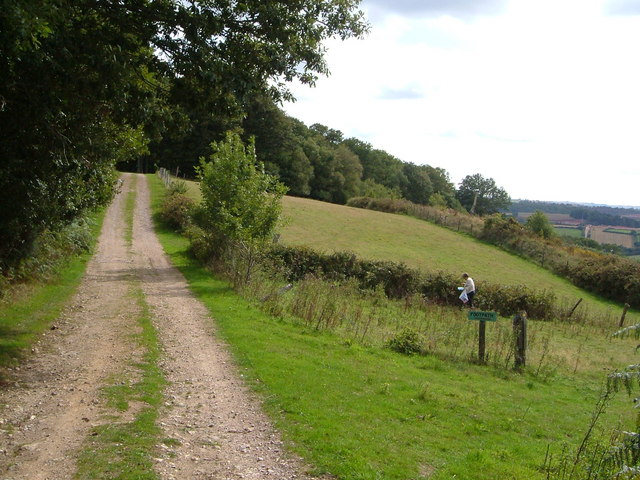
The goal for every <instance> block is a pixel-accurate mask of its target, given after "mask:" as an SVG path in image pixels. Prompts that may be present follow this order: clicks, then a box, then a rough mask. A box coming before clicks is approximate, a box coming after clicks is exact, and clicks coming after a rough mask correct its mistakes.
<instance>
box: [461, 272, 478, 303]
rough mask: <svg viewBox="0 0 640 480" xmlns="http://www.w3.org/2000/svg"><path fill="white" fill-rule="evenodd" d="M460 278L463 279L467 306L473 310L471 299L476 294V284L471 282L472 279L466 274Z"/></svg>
mask: <svg viewBox="0 0 640 480" xmlns="http://www.w3.org/2000/svg"><path fill="white" fill-rule="evenodd" d="M462 278H463V279H464V287H463V288H464V291H465V293H466V294H467V299H468V301H467V305H469V307H470V308H473V297H474V296H475V294H476V284H475V283H474V282H473V278H471V277H470V276H469V274H467V273H463V274H462Z"/></svg>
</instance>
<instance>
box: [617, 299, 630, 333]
mask: <svg viewBox="0 0 640 480" xmlns="http://www.w3.org/2000/svg"><path fill="white" fill-rule="evenodd" d="M629 307H631V305H629V304H628V303H625V304H624V310H622V316H621V317H620V325H618V327H620V328H622V327H623V326H624V317H626V316H627V310H629Z"/></svg>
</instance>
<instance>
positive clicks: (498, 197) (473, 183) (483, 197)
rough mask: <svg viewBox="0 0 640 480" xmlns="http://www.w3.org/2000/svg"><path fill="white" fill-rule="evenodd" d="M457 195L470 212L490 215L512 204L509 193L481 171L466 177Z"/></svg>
mask: <svg viewBox="0 0 640 480" xmlns="http://www.w3.org/2000/svg"><path fill="white" fill-rule="evenodd" d="M456 197H457V198H458V200H459V201H460V203H461V204H462V206H464V208H465V209H467V211H468V212H469V213H472V214H477V215H489V214H492V213H496V212H498V211H500V210H502V209H506V208H507V207H508V206H509V205H510V204H511V198H510V197H509V194H508V193H507V192H506V191H505V190H504V189H502V188H500V187H498V186H497V185H496V182H495V180H493V179H492V178H484V177H483V176H482V175H480V174H479V173H476V174H474V175H467V176H466V177H464V179H463V180H462V182H460V186H459V188H458V191H457V192H456Z"/></svg>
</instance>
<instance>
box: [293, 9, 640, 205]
mask: <svg viewBox="0 0 640 480" xmlns="http://www.w3.org/2000/svg"><path fill="white" fill-rule="evenodd" d="M373 3H374V2H373V1H372V0H369V2H365V7H367V6H368V5H372V4H373ZM409 3H410V2H409ZM455 3H456V5H455V7H456V9H458V10H459V9H462V8H463V7H464V6H465V2H462V1H461V2H455ZM489 3H491V2H489ZM613 3H616V2H613ZM617 3H618V4H620V1H618V2H617ZM466 4H467V5H471V3H468V2H467V3H466ZM611 4H612V1H611V0H609V1H607V0H561V1H558V0H536V1H533V0H530V1H529V0H526V1H525V0H514V1H512V2H510V3H509V5H508V6H507V7H506V8H504V9H503V11H501V13H500V14H499V15H495V14H494V15H482V14H479V13H478V12H476V11H474V10H471V11H469V12H468V13H469V15H463V14H462V13H464V12H462V11H459V12H458V13H459V14H458V15H457V16H456V15H453V14H448V15H443V14H433V15H413V14H411V13H408V14H406V15H400V14H401V13H403V12H404V11H405V10H403V8H405V7H406V8H407V9H409V10H410V7H411V5H408V4H405V5H400V6H398V8H396V12H395V13H394V12H389V13H387V14H386V15H385V16H384V17H382V16H379V17H377V18H376V21H375V24H374V25H373V29H372V33H371V35H370V36H369V37H367V38H366V39H364V40H349V41H347V42H340V43H339V42H329V43H328V47H329V53H328V57H327V59H328V63H329V66H330V68H331V71H332V76H331V77H329V78H328V79H321V80H320V81H319V82H318V84H317V87H316V88H315V89H313V90H309V89H307V88H306V87H305V88H302V89H301V88H299V87H294V92H295V94H296V96H298V98H299V101H298V102H297V103H295V104H292V105H286V106H285V109H286V110H287V112H288V113H289V114H291V115H292V116H294V117H296V118H299V119H300V120H302V121H304V122H306V123H308V124H311V123H316V122H318V123H323V124H325V125H327V126H330V127H331V128H336V129H339V130H342V132H343V133H344V134H345V136H347V137H349V136H354V137H357V138H360V139H362V140H365V141H368V142H370V143H372V145H373V146H374V147H376V148H382V149H384V150H387V151H388V152H389V153H391V154H393V155H395V156H397V157H399V158H401V159H402V160H405V161H411V162H414V163H428V164H430V165H433V166H437V167H443V168H445V169H446V170H447V171H448V172H449V173H450V175H451V178H452V180H453V181H454V182H456V183H457V182H459V181H460V180H461V179H462V178H463V177H464V176H465V175H468V174H473V173H481V174H483V175H485V176H489V177H492V178H494V179H495V180H496V183H498V185H500V186H502V187H504V188H505V189H506V190H507V191H508V192H509V193H510V194H511V195H512V197H514V198H531V199H541V200H553V199H557V200H573V201H588V202H594V203H609V204H625V205H632V204H635V205H638V204H640V199H636V198H637V196H636V194H635V190H634V189H635V188H636V187H635V186H636V185H638V183H639V182H640V171H639V170H640V169H639V168H637V167H635V166H636V165H637V164H638V157H639V155H640V140H637V139H638V138H640V135H638V133H639V132H640V88H639V87H638V85H640V65H639V64H638V62H637V61H636V58H637V55H638V53H637V50H638V48H640V16H633V15H628V16H621V15H609V14H608V12H610V11H611ZM492 5H494V6H495V5H497V4H492ZM414 6H415V5H414ZM409 10H407V11H409ZM617 10H618V11H622V7H621V6H620V5H618V7H617ZM378 12H379V10H378ZM431 13H433V12H431ZM493 13H495V12H493ZM472 14H473V15H472Z"/></svg>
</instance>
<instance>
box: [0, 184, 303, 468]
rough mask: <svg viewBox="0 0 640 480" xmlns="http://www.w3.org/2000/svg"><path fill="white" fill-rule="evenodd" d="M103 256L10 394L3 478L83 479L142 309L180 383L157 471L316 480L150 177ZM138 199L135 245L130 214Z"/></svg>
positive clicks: (118, 221) (106, 234)
mask: <svg viewBox="0 0 640 480" xmlns="http://www.w3.org/2000/svg"><path fill="white" fill-rule="evenodd" d="M123 180H124V183H123V187H122V192H121V193H120V194H118V195H117V196H116V198H115V200H114V202H113V203H112V204H111V206H110V207H109V209H108V212H107V215H106V218H105V222H104V225H103V229H102V233H101V236H100V239H99V243H98V247H97V251H96V253H95V255H94V257H93V258H92V259H91V261H90V263H89V265H88V268H87V273H86V275H85V278H84V280H83V282H82V284H81V286H80V288H79V290H78V293H77V294H76V296H75V297H74V299H73V301H72V302H71V304H70V306H69V307H68V308H67V310H66V311H65V313H64V314H63V316H62V317H61V318H60V319H59V320H58V321H57V322H56V325H55V329H53V330H51V331H50V332H48V333H47V334H45V336H44V337H43V339H42V340H41V341H40V342H39V343H38V345H37V346H36V348H35V350H36V352H37V353H36V354H35V355H33V356H32V358H31V359H30V360H29V361H28V362H26V363H25V364H23V365H22V366H21V367H20V368H19V369H17V370H16V371H15V372H14V375H13V376H14V379H13V384H12V385H10V386H9V387H8V388H5V389H3V391H2V392H0V427H1V428H0V478H2V479H15V480H17V479H65V478H73V476H74V474H75V471H76V466H75V465H76V464H75V459H76V456H77V451H78V449H79V448H80V446H81V445H82V442H83V441H84V440H85V438H86V437H87V435H88V434H89V432H90V429H91V428H92V426H95V425H100V424H102V423H105V422H107V421H108V420H106V418H107V417H106V416H105V414H107V413H108V409H107V408H106V407H105V405H104V400H103V399H102V397H101V395H100V389H101V387H102V386H104V385H105V384H106V383H107V381H108V379H109V378H110V377H111V376H113V375H116V374H118V373H121V372H123V371H126V370H127V369H128V368H131V367H130V366H131V362H132V360H134V359H136V357H137V356H139V355H140V352H139V351H138V350H137V349H138V347H137V346H136V345H135V343H134V342H133V341H132V340H131V333H132V331H135V329H136V326H135V320H134V319H135V318H136V315H137V314H138V313H139V312H138V310H139V306H138V305H137V303H136V302H135V301H134V300H133V299H132V298H131V291H132V288H133V286H134V285H135V286H138V288H140V287H141V288H142V291H143V292H144V294H145V297H146V302H147V303H148V304H149V306H150V307H151V311H152V314H153V322H154V325H155V328H156V329H157V331H158V334H159V337H160V340H161V344H162V351H163V356H162V360H161V367H162V369H163V371H164V372H165V375H166V378H167V380H168V381H169V384H168V387H167V388H166V391H165V407H164V408H163V409H162V411H161V412H160V413H161V418H160V425H161V428H162V430H163V433H162V436H163V438H170V439H172V440H173V441H172V442H168V443H169V444H170V445H171V446H165V445H164V444H160V445H159V446H158V449H157V455H156V457H155V470H156V472H157V473H158V476H159V477H160V478H163V479H225V480H226V479H229V480H235V479H263V478H264V479H294V478H306V477H305V476H304V474H303V473H301V472H302V471H303V467H302V464H301V462H300V461H299V459H296V458H292V457H291V456H290V455H288V454H286V453H285V452H284V450H283V445H282V441H281V440H280V438H279V436H278V434H277V432H276V431H275V430H274V429H273V427H272V426H271V424H270V423H269V421H268V419H267V418H266V416H265V415H264V414H263V413H262V411H261V409H260V404H259V402H258V401H257V399H256V398H255V397H254V396H253V395H252V394H251V392H249V391H248V389H247V388H246V386H245V385H244V384H243V383H242V381H241V377H240V375H239V372H238V370H237V369H236V368H235V366H234V364H233V362H232V359H231V358H230V356H229V353H228V351H227V348H226V346H225V345H224V344H222V343H221V342H220V341H219V340H217V339H216V335H215V333H216V332H215V328H214V324H213V322H212V321H211V319H210V318H209V316H208V312H207V311H206V309H205V308H204V306H203V305H202V304H200V302H198V301H197V300H196V299H195V298H194V297H193V296H192V295H191V293H190V292H189V290H188V288H187V285H186V282H185V280H184V278H183V277H182V275H181V274H180V273H179V272H178V271H177V270H176V269H175V268H174V267H173V266H171V264H170V263H169V261H168V259H167V257H166V256H165V255H164V253H163V251H162V247H161V246H160V244H159V242H158V239H157V237H156V235H155V233H154V232H153V229H152V223H151V215H150V207H149V190H148V187H147V180H146V178H145V177H144V176H141V175H133V174H127V175H124V177H123ZM132 189H133V190H135V191H136V192H137V196H136V207H135V211H134V218H133V241H132V243H131V245H129V244H128V242H127V241H126V235H125V230H126V223H125V221H124V215H125V213H124V208H125V207H124V204H125V198H126V195H127V194H128V192H129V191H130V190H132Z"/></svg>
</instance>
